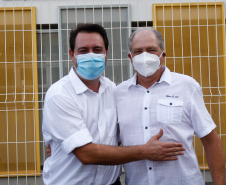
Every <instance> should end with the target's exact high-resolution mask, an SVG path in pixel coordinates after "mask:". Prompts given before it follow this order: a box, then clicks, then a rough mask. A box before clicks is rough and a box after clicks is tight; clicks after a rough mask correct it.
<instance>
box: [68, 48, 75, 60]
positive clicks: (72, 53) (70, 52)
mask: <svg viewBox="0 0 226 185" xmlns="http://www.w3.org/2000/svg"><path fill="white" fill-rule="evenodd" d="M69 55H70V56H71V59H73V57H74V52H73V51H72V50H71V49H69Z"/></svg>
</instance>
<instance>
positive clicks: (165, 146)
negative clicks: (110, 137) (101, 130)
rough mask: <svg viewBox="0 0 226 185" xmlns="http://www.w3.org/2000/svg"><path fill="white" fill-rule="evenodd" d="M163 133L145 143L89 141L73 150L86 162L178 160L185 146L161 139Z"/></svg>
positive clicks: (121, 162) (106, 163)
mask: <svg viewBox="0 0 226 185" xmlns="http://www.w3.org/2000/svg"><path fill="white" fill-rule="evenodd" d="M162 135H163V130H162V129H161V130H160V131H159V133H158V134H157V135H155V136H153V137H152V138H151V139H150V140H149V141H148V142H147V143H146V144H145V145H137V146H128V147H124V146H109V145H101V144H94V143H89V144H86V145H84V146H82V147H78V148H76V149H74V150H73V153H74V154H75V155H76V157H77V158H78V159H79V160H80V161H81V162H82V163H83V164H84V165H86V164H101V165H119V164H124V163H128V162H132V161H138V160H143V159H148V160H153V161H167V160H177V159H178V157H177V155H183V154H184V150H185V148H184V147H183V146H182V144H180V143H164V142H161V141H159V139H160V138H161V137H162Z"/></svg>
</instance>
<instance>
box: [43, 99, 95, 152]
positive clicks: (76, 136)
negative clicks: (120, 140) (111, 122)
mask: <svg viewBox="0 0 226 185" xmlns="http://www.w3.org/2000/svg"><path fill="white" fill-rule="evenodd" d="M42 129H43V135H44V138H45V141H46V143H47V144H48V143H50V142H51V140H54V141H55V142H59V143H61V146H62V149H63V150H64V151H65V152H66V153H70V152H71V151H73V150H74V149H75V148H77V147H81V146H83V145H85V144H88V143H90V142H92V141H93V139H92V136H91V135H90V133H89V131H88V129H87V127H86V124H85V123H84V120H83V118H82V117H81V114H80V112H79V110H78V108H77V105H76V103H75V102H74V101H73V100H71V99H70V98H68V97H63V96H62V95H56V96H53V97H51V98H50V99H48V101H45V104H44V113H43V127H42Z"/></svg>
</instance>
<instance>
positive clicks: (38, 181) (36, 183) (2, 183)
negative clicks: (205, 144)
mask: <svg viewBox="0 0 226 185" xmlns="http://www.w3.org/2000/svg"><path fill="white" fill-rule="evenodd" d="M120 179H121V183H122V185H125V174H124V172H123V174H122V176H121V177H120ZM205 181H206V183H205V185H213V183H212V180H211V176H210V173H209V171H205ZM0 185H44V184H43V181H42V176H40V177H36V178H35V177H27V178H26V177H19V178H16V177H10V178H6V177H1V178H0ZM225 185H226V183H225Z"/></svg>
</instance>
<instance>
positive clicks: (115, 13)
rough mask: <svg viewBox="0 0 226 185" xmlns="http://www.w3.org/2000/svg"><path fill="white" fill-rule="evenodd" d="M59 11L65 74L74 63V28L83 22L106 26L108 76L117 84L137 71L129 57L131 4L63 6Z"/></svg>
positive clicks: (63, 72)
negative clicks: (71, 36)
mask: <svg viewBox="0 0 226 185" xmlns="http://www.w3.org/2000/svg"><path fill="white" fill-rule="evenodd" d="M59 12H60V16H59V17H60V20H59V30H60V32H59V42H60V45H61V47H60V48H62V51H60V65H61V66H62V70H61V72H60V74H61V76H64V75H66V74H68V71H69V70H70V68H71V66H72V64H73V63H72V62H71V59H70V56H69V55H68V50H69V44H68V40H69V34H70V30H71V29H73V28H75V27H76V25H77V24H79V23H96V24H100V25H102V26H103V27H104V28H105V29H106V31H107V35H108V39H109V49H108V62H107V66H106V68H105V72H104V75H105V76H106V77H108V78H110V79H111V80H112V81H114V82H115V83H116V84H119V83H121V82H122V81H124V80H127V79H128V78H129V77H131V74H132V73H131V72H133V70H131V67H130V61H129V59H128V56H127V54H128V47H127V41H128V38H129V31H128V30H129V29H128V25H129V21H128V19H129V15H128V5H120V7H119V6H115V5H112V6H111V7H109V6H85V7H84V6H77V7H76V8H75V7H60V11H59Z"/></svg>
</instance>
